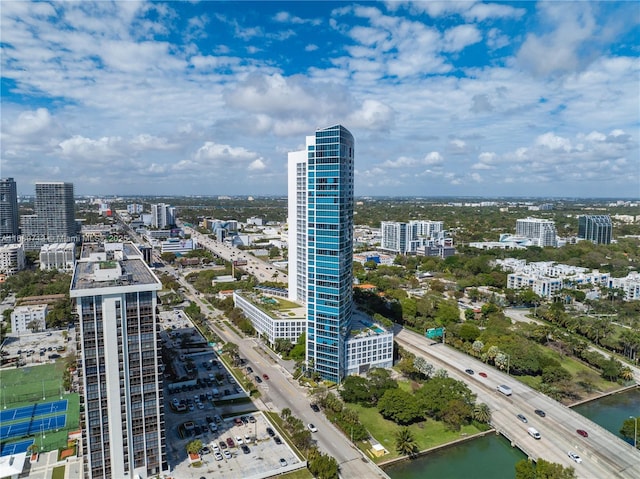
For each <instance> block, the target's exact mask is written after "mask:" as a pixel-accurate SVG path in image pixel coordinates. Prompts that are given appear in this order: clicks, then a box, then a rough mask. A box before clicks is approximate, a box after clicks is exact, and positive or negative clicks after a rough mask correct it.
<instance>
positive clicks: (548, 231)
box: [516, 218, 558, 247]
mask: <svg viewBox="0 0 640 479" xmlns="http://www.w3.org/2000/svg"><path fill="white" fill-rule="evenodd" d="M516 236H521V237H523V238H529V239H530V240H532V241H533V242H534V243H535V244H536V246H540V247H545V246H553V247H556V246H558V235H557V233H556V225H555V223H554V222H553V221H551V220H545V219H541V218H524V219H519V220H516Z"/></svg>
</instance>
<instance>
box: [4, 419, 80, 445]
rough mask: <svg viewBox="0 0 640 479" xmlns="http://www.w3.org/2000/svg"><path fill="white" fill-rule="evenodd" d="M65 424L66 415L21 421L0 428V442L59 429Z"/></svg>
mask: <svg viewBox="0 0 640 479" xmlns="http://www.w3.org/2000/svg"><path fill="white" fill-rule="evenodd" d="M66 423H67V415H66V414H61V415H58V416H51V417H41V418H37V419H33V420H31V421H23V422H18V423H15V424H10V425H8V426H0V440H2V441H4V440H5V439H11V438H13V437H24V436H29V435H32V434H38V433H40V432H47V431H51V430H52V429H60V428H63V427H64V426H65V424H66Z"/></svg>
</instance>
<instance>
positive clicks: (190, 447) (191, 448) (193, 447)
mask: <svg viewBox="0 0 640 479" xmlns="http://www.w3.org/2000/svg"><path fill="white" fill-rule="evenodd" d="M200 449H202V441H201V440H200V439H195V440H193V441H191V442H190V443H188V444H187V452H188V453H189V454H198V452H199V451H200Z"/></svg>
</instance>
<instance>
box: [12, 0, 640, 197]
mask: <svg viewBox="0 0 640 479" xmlns="http://www.w3.org/2000/svg"><path fill="white" fill-rule="evenodd" d="M0 42H1V47H2V53H1V62H2V63H1V66H2V100H1V101H2V103H1V107H2V111H1V113H2V123H1V140H2V142H1V157H0V168H1V169H0V175H1V176H2V177H14V178H15V179H16V181H17V182H18V190H19V192H20V193H22V194H33V191H34V187H33V183H34V182H35V181H42V180H50V181H53V180H55V181H62V180H64V181H72V182H73V183H74V184H75V190H76V193H77V194H96V195H107V194H168V195H187V194H202V195H262V194H269V195H284V194H286V191H287V185H286V181H287V180H286V178H287V175H286V159H287V152H288V151H293V150H297V149H300V148H303V147H304V141H305V136H306V135H310V134H313V132H314V131H315V129H316V128H322V127H326V126H330V125H333V124H336V123H341V124H343V125H344V126H345V127H347V128H348V129H349V130H350V131H351V132H352V133H353V134H354V136H355V139H356V157H355V161H356V163H355V164H356V176H355V185H356V194H357V195H419V196H433V195H454V196H459V195H465V196H487V197H493V196H497V195H501V196H562V197H566V196H578V197H633V198H637V197H640V149H639V146H638V142H639V139H640V138H639V136H640V134H639V125H640V63H639V61H638V57H639V53H640V4H639V3H638V2H631V1H625V2H601V3H598V2H583V1H579V2H538V3H535V2H509V3H507V2H501V3H481V2H473V1H468V2H467V1H465V2H442V3H440V2H405V1H391V2H324V1H322V2H321V1H317V2H275V1H272V2H211V1H206V2H165V3H156V2H132V1H120V2H107V1H100V2H96V3H92V2H85V1H83V2H77V3H74V2H58V3H56V2H53V3H52V2H37V3H29V2H11V1H3V2H2V6H1V9H0Z"/></svg>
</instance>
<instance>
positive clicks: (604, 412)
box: [385, 388, 640, 479]
mask: <svg viewBox="0 0 640 479" xmlns="http://www.w3.org/2000/svg"><path fill="white" fill-rule="evenodd" d="M574 409H575V410H576V411H577V412H578V413H580V414H582V415H583V416H585V417H587V418H589V419H591V420H592V421H593V422H595V423H596V424H599V425H600V426H602V427H604V428H605V429H607V430H608V431H610V432H612V433H613V434H616V435H617V436H620V434H619V430H620V427H621V426H622V423H623V421H624V420H625V419H626V418H628V417H629V416H633V415H635V416H640V388H636V389H633V390H631V391H627V392H624V393H621V394H614V395H612V396H607V397H605V398H602V399H598V400H595V401H592V402H589V403H586V404H582V405H580V406H576V407H575V408H574ZM525 458H526V456H525V455H524V454H523V453H522V452H521V451H520V450H519V449H517V448H512V447H511V445H510V444H509V442H508V441H507V440H506V439H504V438H503V437H502V436H496V435H494V434H489V435H487V436H485V437H482V438H478V439H473V440H471V441H469V442H466V443H463V444H460V445H457V446H454V447H450V448H447V449H442V450H440V451H437V452H434V453H431V454H428V455H426V456H422V457H420V458H418V459H415V460H413V461H406V462H403V463H400V464H396V465H393V466H390V467H388V468H385V472H386V473H387V474H388V475H389V476H390V477H391V478H392V479H485V478H487V479H513V476H514V475H515V464H516V462H518V461H519V460H521V459H525Z"/></svg>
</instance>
